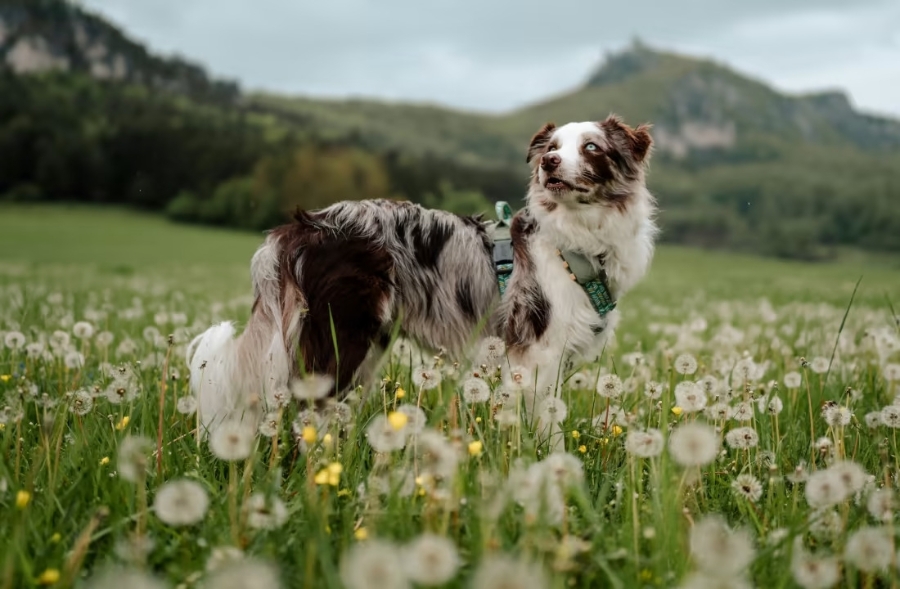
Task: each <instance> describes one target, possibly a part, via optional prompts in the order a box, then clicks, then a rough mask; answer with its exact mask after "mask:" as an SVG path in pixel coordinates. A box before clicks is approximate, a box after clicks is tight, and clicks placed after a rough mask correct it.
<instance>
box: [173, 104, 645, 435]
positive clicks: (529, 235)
mask: <svg viewBox="0 0 900 589" xmlns="http://www.w3.org/2000/svg"><path fill="white" fill-rule="evenodd" d="M650 144H651V140H650V135H649V133H648V131H647V129H646V128H645V127H638V128H637V129H631V128H630V127H628V126H627V125H625V124H624V123H622V122H621V121H620V120H619V119H617V118H615V117H610V118H608V119H606V120H605V121H603V122H600V123H570V124H568V125H565V126H563V127H560V128H556V127H555V126H553V125H552V124H548V125H546V126H545V127H544V128H542V129H541V130H540V131H539V132H538V133H537V134H536V135H535V137H534V139H533V140H532V142H531V145H530V146H529V150H528V157H527V159H528V162H529V164H530V166H531V169H532V178H531V183H530V185H529V190H528V195H527V207H526V208H525V209H523V210H522V211H520V212H519V213H518V214H517V215H516V216H515V218H514V219H513V223H512V228H511V234H512V239H513V252H514V258H515V262H514V270H513V274H512V276H511V279H510V282H509V285H508V288H507V291H506V294H505V296H504V297H503V300H502V301H501V300H500V296H499V290H498V287H497V282H496V276H495V274H494V267H493V259H492V243H491V240H490V238H489V236H488V234H487V231H486V228H485V226H484V224H483V222H482V221H481V220H480V219H479V218H475V217H463V216H459V215H455V214H452V213H448V212H443V211H434V210H427V209H424V208H422V207H420V206H418V205H415V204H411V203H406V202H395V201H388V200H376V201H361V202H341V203H338V204H335V205H333V206H331V207H328V208H326V209H322V210H319V211H312V212H298V213H297V215H296V216H295V220H294V222H293V223H290V224H288V225H284V226H281V227H277V228H275V229H274V230H272V231H271V232H270V233H269V235H268V237H267V238H266V240H265V242H264V243H263V245H262V246H261V247H260V248H259V250H258V251H257V252H256V254H255V255H254V256H253V260H252V261H251V278H252V282H253V292H254V304H253V309H252V312H251V316H250V319H249V321H248V323H247V327H246V328H245V330H244V332H243V333H242V334H241V335H240V336H239V337H237V338H235V337H234V333H235V330H234V326H233V325H232V324H231V323H222V324H219V325H216V326H214V327H212V328H210V329H209V330H208V331H206V332H205V333H203V334H201V335H200V336H198V337H197V338H196V339H195V340H194V341H193V342H192V343H191V345H190V346H189V348H188V354H187V356H188V358H187V360H188V364H189V365H190V368H191V383H192V387H193V389H194V392H195V394H196V395H197V396H198V399H199V401H200V415H201V419H202V422H203V424H204V426H206V427H207V428H210V427H213V426H214V425H215V424H216V423H218V422H219V421H220V420H221V419H224V418H226V417H234V416H235V415H236V414H240V415H245V416H250V417H251V418H255V417H257V416H258V415H259V412H260V410H261V409H262V408H264V406H265V402H266V399H268V398H271V396H272V395H275V394H278V393H279V391H281V392H282V393H283V391H284V388H285V387H286V386H287V385H288V383H289V382H290V380H291V379H292V378H294V377H296V376H298V375H299V374H300V372H301V370H302V371H304V372H307V373H308V372H315V373H322V374H327V375H330V376H332V377H334V381H335V384H334V391H333V392H335V393H336V392H340V391H342V390H345V389H346V388H348V387H349V386H350V385H351V384H352V383H353V382H354V380H355V379H356V378H358V377H359V376H360V375H359V368H360V366H361V365H362V364H363V361H364V360H365V359H366V357H367V355H368V354H369V352H370V350H371V349H373V348H377V347H378V345H379V344H382V345H383V344H384V343H386V341H387V339H388V337H389V334H390V332H391V329H392V327H393V326H394V325H396V324H398V323H399V325H400V328H401V330H402V332H403V333H404V334H405V335H407V336H408V337H411V338H413V339H415V340H417V341H418V342H419V343H420V344H422V345H423V346H425V347H429V348H432V349H442V350H444V351H445V352H446V353H447V354H448V355H449V356H451V357H454V358H462V356H463V355H464V353H465V347H466V345H467V344H470V343H471V342H472V338H473V334H474V332H475V331H476V330H480V331H479V335H482V336H484V335H499V336H501V337H503V338H504V339H505V340H506V343H507V348H508V353H509V357H510V362H511V364H513V365H522V366H525V367H527V368H534V369H538V371H539V374H543V375H544V376H543V378H542V379H541V380H540V381H539V383H538V386H539V387H541V388H542V389H545V390H546V391H549V392H552V391H553V390H554V384H555V378H556V373H557V368H558V367H559V365H560V364H561V363H562V362H563V361H564V360H565V359H567V358H569V357H571V356H589V357H590V356H591V355H595V354H597V353H599V351H600V350H602V347H603V345H604V344H605V343H606V341H607V340H608V338H609V335H610V333H611V332H612V330H613V328H614V326H615V324H616V321H617V319H618V312H617V311H613V312H612V313H610V314H608V315H606V316H605V317H599V316H597V315H596V313H595V312H594V311H593V308H592V307H591V305H590V302H589V299H588V298H587V295H586V294H585V293H584V292H583V291H582V290H581V287H580V286H578V285H577V284H576V283H574V282H573V281H572V280H571V279H570V277H569V275H568V271H567V270H566V269H565V268H564V267H563V265H562V262H561V260H560V259H559V256H558V253H557V250H559V249H562V250H577V251H579V252H581V253H583V254H585V255H586V256H587V257H589V259H591V260H592V261H593V263H594V264H595V265H596V266H598V267H599V266H601V265H602V266H603V268H605V270H606V273H607V276H608V282H609V287H610V290H611V291H612V294H613V296H614V297H615V298H616V299H618V298H620V297H621V296H622V295H623V294H624V293H625V292H626V291H627V290H629V289H630V288H632V287H633V286H634V285H635V284H636V283H637V281H638V280H639V279H640V278H641V277H642V276H643V275H644V274H645V273H646V271H647V269H648V267H649V264H650V260H651V258H652V254H653V241H654V238H655V235H656V226H655V225H654V222H653V215H654V213H655V202H654V199H653V197H652V196H651V195H650V193H649V192H648V191H647V189H646V186H645V183H644V173H645V168H646V163H647V160H648V155H649V149H650ZM335 348H337V351H336V350H335Z"/></svg>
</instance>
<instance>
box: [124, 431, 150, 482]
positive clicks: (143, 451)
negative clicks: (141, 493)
mask: <svg viewBox="0 0 900 589" xmlns="http://www.w3.org/2000/svg"><path fill="white" fill-rule="evenodd" d="M152 451H153V442H151V441H150V440H149V439H148V438H145V437H143V436H126V437H125V439H123V440H122V443H121V444H119V458H118V467H119V476H120V477H122V478H123V479H125V480H126V481H130V482H132V483H136V482H138V481H140V480H142V479H143V478H144V476H145V474H146V473H147V465H148V464H149V460H148V456H149V454H150V452H152Z"/></svg>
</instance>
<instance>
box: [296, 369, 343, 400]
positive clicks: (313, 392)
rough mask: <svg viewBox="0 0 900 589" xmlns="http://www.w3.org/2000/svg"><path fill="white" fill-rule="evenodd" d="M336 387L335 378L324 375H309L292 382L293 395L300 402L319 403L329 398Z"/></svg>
mask: <svg viewBox="0 0 900 589" xmlns="http://www.w3.org/2000/svg"><path fill="white" fill-rule="evenodd" d="M333 387H334V378H333V377H331V376H328V375H324V374H307V375H306V376H304V377H303V378H295V379H294V380H293V381H292V382H291V394H292V395H293V396H294V398H295V399H297V400H300V401H307V402H312V401H318V400H320V399H324V398H325V397H327V396H328V394H329V393H330V392H331V390H332V389H333Z"/></svg>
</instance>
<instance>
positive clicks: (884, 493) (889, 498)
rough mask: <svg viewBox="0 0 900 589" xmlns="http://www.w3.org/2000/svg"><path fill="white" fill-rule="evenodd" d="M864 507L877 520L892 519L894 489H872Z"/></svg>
mask: <svg viewBox="0 0 900 589" xmlns="http://www.w3.org/2000/svg"><path fill="white" fill-rule="evenodd" d="M866 508H867V509H868V510H869V513H870V514H872V517H874V518H875V519H877V520H878V521H881V522H885V523H887V522H890V521H891V520H893V519H894V509H895V508H896V499H895V498H894V491H893V490H892V489H889V488H884V489H878V490H877V491H873V492H872V493H871V494H870V495H869V499H868V500H867V501H866Z"/></svg>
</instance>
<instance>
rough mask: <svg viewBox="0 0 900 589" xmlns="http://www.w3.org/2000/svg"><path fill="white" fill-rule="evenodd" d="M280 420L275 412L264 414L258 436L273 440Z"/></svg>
mask: <svg viewBox="0 0 900 589" xmlns="http://www.w3.org/2000/svg"><path fill="white" fill-rule="evenodd" d="M185 398H189V397H185ZM280 420H281V416H280V415H278V412H277V411H270V412H269V413H266V414H265V416H264V417H263V418H262V421H260V422H259V435H261V436H263V437H266V438H274V437H275V436H276V435H278V426H279V423H280ZM301 433H302V432H301Z"/></svg>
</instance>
